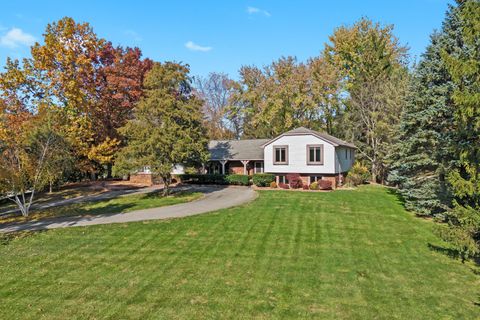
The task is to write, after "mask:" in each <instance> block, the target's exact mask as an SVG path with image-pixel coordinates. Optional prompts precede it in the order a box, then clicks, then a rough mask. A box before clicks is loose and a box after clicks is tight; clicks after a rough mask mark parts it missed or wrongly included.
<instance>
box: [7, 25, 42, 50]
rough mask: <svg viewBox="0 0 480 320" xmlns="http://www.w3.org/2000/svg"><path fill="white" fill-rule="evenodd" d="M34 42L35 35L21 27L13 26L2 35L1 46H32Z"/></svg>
mask: <svg viewBox="0 0 480 320" xmlns="http://www.w3.org/2000/svg"><path fill="white" fill-rule="evenodd" d="M34 43H35V37H34V36H32V35H31V34H28V33H26V32H23V31H22V29H19V28H12V29H10V30H9V31H8V32H7V33H5V34H4V35H2V36H1V37H0V46H2V47H7V48H11V49H13V48H17V47H19V46H31V45H32V44H34Z"/></svg>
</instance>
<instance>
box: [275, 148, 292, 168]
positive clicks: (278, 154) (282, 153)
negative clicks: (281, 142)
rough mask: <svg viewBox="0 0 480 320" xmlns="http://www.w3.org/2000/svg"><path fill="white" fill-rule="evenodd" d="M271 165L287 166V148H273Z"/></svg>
mask: <svg viewBox="0 0 480 320" xmlns="http://www.w3.org/2000/svg"><path fill="white" fill-rule="evenodd" d="M273 164H288V146H273Z"/></svg>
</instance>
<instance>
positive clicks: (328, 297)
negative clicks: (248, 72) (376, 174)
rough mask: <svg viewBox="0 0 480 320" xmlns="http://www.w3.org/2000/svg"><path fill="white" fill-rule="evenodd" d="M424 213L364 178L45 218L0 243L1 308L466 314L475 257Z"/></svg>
mask: <svg viewBox="0 0 480 320" xmlns="http://www.w3.org/2000/svg"><path fill="white" fill-rule="evenodd" d="M432 225H433V224H432V222H430V221H427V220H422V219H420V218H416V217H414V216H413V215H412V214H410V213H407V212H405V211H404V210H403V208H402V207H401V204H400V203H399V201H398V200H397V199H396V197H395V196H394V195H393V194H391V193H389V192H388V190H387V189H385V188H381V187H375V186H366V187H362V188H360V189H359V190H349V191H335V192H330V193H310V192H278V191H263V192H260V196H259V197H258V198H257V200H255V201H254V202H253V203H251V204H248V205H245V206H243V207H238V208H233V209H228V210H222V211H218V212H215V213H211V214H205V215H199V216H193V217H188V218H184V219H177V220H166V221H150V222H145V223H129V224H115V225H101V226H94V227H87V228H72V229H62V230H59V229H57V230H50V231H47V232H41V233H37V234H34V235H31V236H28V237H24V238H18V239H14V240H11V241H7V240H4V241H3V242H4V244H3V245H0V257H1V259H0V270H1V277H0V306H1V317H2V318H3V319H41V318H42V317H45V318H49V319H67V318H68V319H86V318H89V319H90V318H109V319H130V318H133V319H151V318H155V319H202V318H203V319H215V318H216V319H228V318H229V319H241V318H243V319H252V318H257V319H265V318H276V319H278V318H320V319H345V318H347V319H475V318H477V319H478V317H479V315H480V296H479V295H480V281H479V278H480V277H479V276H478V267H477V266H474V265H473V264H465V265H462V264H461V263H460V262H459V261H458V260H454V259H452V258H450V257H449V256H448V255H447V254H446V253H448V250H447V249H448V248H447V247H446V246H445V244H444V243H443V242H441V241H440V240H439V239H438V238H437V237H436V236H434V235H433V233H432Z"/></svg>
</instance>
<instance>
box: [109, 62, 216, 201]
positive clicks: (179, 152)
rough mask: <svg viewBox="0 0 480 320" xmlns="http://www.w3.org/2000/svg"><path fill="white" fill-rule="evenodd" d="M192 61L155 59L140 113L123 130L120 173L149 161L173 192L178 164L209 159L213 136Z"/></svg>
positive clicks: (137, 109)
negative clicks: (195, 91)
mask: <svg viewBox="0 0 480 320" xmlns="http://www.w3.org/2000/svg"><path fill="white" fill-rule="evenodd" d="M188 72H189V69H188V66H185V65H182V64H177V63H173V62H167V63H164V64H161V63H155V64H154V66H153V68H152V70H151V71H149V72H148V73H147V76H146V78H145V82H144V86H145V95H144V97H142V98H141V99H140V102H139V103H138V105H137V106H136V107H135V111H134V113H135V117H134V118H133V119H131V120H128V121H127V124H126V125H125V126H124V127H123V128H122V129H121V130H120V132H121V133H122V134H123V135H125V137H126V139H127V146H126V147H125V148H123V149H122V150H121V151H120V152H119V155H118V158H117V161H116V163H115V167H114V168H115V172H117V173H119V174H126V173H134V172H135V171H136V170H138V169H139V168H141V167H143V166H149V167H150V169H151V171H152V173H153V174H156V175H158V176H160V177H161V178H162V180H163V182H164V184H165V187H164V194H168V193H169V185H170V183H171V172H172V169H173V167H174V166H175V165H176V164H191V163H197V164H200V163H202V162H204V161H206V159H207V156H208V154H207V152H206V147H207V143H208V140H207V138H206V135H205V129H204V127H203V121H202V112H201V107H202V101H201V100H199V99H198V98H197V97H196V96H195V95H194V94H193V93H192V87H191V81H190V78H189V76H188Z"/></svg>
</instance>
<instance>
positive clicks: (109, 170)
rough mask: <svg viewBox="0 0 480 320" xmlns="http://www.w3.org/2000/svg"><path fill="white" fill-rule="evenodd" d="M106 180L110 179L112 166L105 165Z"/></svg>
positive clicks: (109, 164)
mask: <svg viewBox="0 0 480 320" xmlns="http://www.w3.org/2000/svg"><path fill="white" fill-rule="evenodd" d="M107 179H112V164H111V163H108V164H107Z"/></svg>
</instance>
